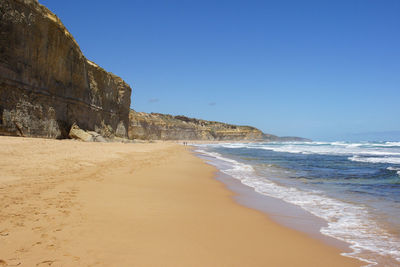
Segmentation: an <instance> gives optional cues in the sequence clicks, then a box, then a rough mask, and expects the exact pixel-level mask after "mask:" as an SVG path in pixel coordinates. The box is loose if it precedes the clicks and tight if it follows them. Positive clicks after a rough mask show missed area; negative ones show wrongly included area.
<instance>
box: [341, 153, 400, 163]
mask: <svg viewBox="0 0 400 267" xmlns="http://www.w3.org/2000/svg"><path fill="white" fill-rule="evenodd" d="M348 159H349V160H351V161H358V162H368V163H389V164H400V157H380V158H377V157H360V156H357V155H356V156H353V157H349V158H348Z"/></svg>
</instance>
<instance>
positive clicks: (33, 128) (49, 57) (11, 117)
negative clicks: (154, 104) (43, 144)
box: [0, 0, 131, 138]
mask: <svg viewBox="0 0 400 267" xmlns="http://www.w3.org/2000/svg"><path fill="white" fill-rule="evenodd" d="M130 95H131V88H130V87H129V85H128V84H126V83H125V82H124V81H123V80H122V79H121V78H119V77H117V76H115V75H113V74H111V73H109V72H106V71H105V70H103V69H102V68H100V67H99V66H97V65H96V64H95V63H93V62H91V61H89V60H87V59H86V58H85V56H84V55H83V54H82V52H81V50H80V48H79V46H78V44H77V43H76V41H75V40H74V38H73V37H72V35H71V34H70V33H69V32H68V30H67V29H66V28H65V27H64V25H63V24H62V23H61V21H60V20H59V19H58V18H57V17H56V16H55V15H54V14H53V13H51V12H50V11H49V10H48V9H47V8H46V7H44V6H42V5H40V4H39V3H38V2H37V0H0V134H6V135H23V136H37V137H47V138H64V137H66V136H67V134H68V131H69V129H70V127H71V126H72V125H73V124H74V123H76V124H77V125H79V127H80V128H82V129H84V130H91V131H96V132H98V133H100V134H101V135H103V136H106V137H113V136H118V137H127V130H128V124H129V122H128V118H129V107H130Z"/></svg>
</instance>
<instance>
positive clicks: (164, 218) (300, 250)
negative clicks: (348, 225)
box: [0, 137, 361, 266]
mask: <svg viewBox="0 0 400 267" xmlns="http://www.w3.org/2000/svg"><path fill="white" fill-rule="evenodd" d="M0 143H1V146H2V147H3V148H4V149H3V150H2V151H0V156H1V158H2V159H3V160H2V162H1V163H0V167H1V169H2V172H1V173H0V190H1V192H2V193H3V194H2V197H1V199H0V204H1V206H2V209H1V210H0V222H1V224H0V225H1V227H2V228H1V229H0V233H1V235H0V241H1V242H0V244H1V245H0V246H1V247H0V249H1V251H2V252H3V253H2V255H1V256H0V257H1V258H0V260H1V261H0V263H1V264H3V265H4V266H7V265H6V264H8V265H17V264H19V266H48V265H51V264H54V266H59V265H63V266H76V265H80V266H88V265H96V266H131V265H132V264H134V265H139V266H143V265H146V266H265V265H271V266H294V265H295V266H360V265H361V262H359V261H357V260H355V259H351V258H346V257H343V256H340V255H339V253H340V252H341V250H339V249H338V248H336V247H333V246H329V245H327V244H325V243H324V242H322V241H320V240H316V239H313V238H311V237H309V236H307V235H306V234H304V233H301V232H299V231H295V230H292V229H290V228H287V227H284V226H281V225H279V224H277V223H276V222H274V221H272V220H271V219H270V218H268V217H267V216H266V215H265V214H264V213H262V212H259V211H256V210H253V209H250V208H247V207H244V206H242V205H240V204H238V203H236V201H235V200H234V199H233V197H234V193H233V192H231V191H230V190H228V189H227V188H226V186H225V185H224V184H223V183H222V182H220V181H218V180H216V179H215V175H216V173H217V170H216V168H214V167H212V166H210V165H208V164H207V163H205V162H204V161H203V160H202V159H200V158H198V157H196V156H195V155H193V154H192V153H191V151H189V149H187V148H186V147H184V146H181V145H177V144H174V143H167V142H164V143H153V144H116V143H111V144H109V143H81V142H76V141H70V140H66V141H59V140H46V139H30V138H8V137H0ZM22 163H23V164H22ZM4 192H7V194H4Z"/></svg>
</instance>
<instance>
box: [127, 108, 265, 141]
mask: <svg viewBox="0 0 400 267" xmlns="http://www.w3.org/2000/svg"><path fill="white" fill-rule="evenodd" d="M128 132H129V138H130V139H143V140H212V141H213V140H216V141H223V140H237V141H239V140H262V139H264V134H263V133H262V132H261V131H260V130H258V129H256V128H254V127H250V126H237V125H231V124H226V123H221V122H215V121H206V120H199V119H192V118H188V117H185V116H172V115H165V114H158V113H144V112H136V111H134V110H131V112H130V114H129V131H128Z"/></svg>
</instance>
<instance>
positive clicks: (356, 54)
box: [39, 0, 400, 140]
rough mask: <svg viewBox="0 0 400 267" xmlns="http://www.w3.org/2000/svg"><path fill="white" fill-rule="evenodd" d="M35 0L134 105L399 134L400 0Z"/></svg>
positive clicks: (300, 129)
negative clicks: (118, 80)
mask: <svg viewBox="0 0 400 267" xmlns="http://www.w3.org/2000/svg"><path fill="white" fill-rule="evenodd" d="M39 2H40V3H42V4H44V5H46V6H47V7H48V8H49V9H50V10H51V11H53V12H54V13H55V14H57V15H58V16H59V17H60V19H61V20H62V21H63V23H64V24H65V26H66V27H67V28H68V29H69V31H70V32H71V33H72V34H73V36H74V37H75V39H76V40H77V42H78V43H79V45H80V47H81V49H82V51H83V52H84V54H85V56H86V57H87V58H88V59H90V60H93V61H94V62H96V63H97V64H99V65H100V66H102V67H103V68H105V69H106V70H108V71H110V72H113V73H115V74H117V75H119V76H121V77H122V78H123V79H124V80H125V81H126V82H128V83H129V84H130V85H131V86H132V88H133V95H132V108H134V109H135V110H137V111H145V112H160V113H169V114H174V115H186V116H190V117H197V118H202V119H207V120H216V121H223V122H228V123H234V124H242V125H252V126H255V127H258V128H260V129H261V130H263V131H264V132H267V133H273V134H277V135H297V136H303V137H309V138H313V139H319V140H321V139H341V138H342V139H343V138H344V136H350V135H352V134H359V133H364V132H368V133H371V132H389V131H390V132H391V133H396V132H395V131H399V134H398V136H399V137H400V15H399V14H400V1H397V0H392V1H390V0H380V1H377V0H358V1H356V0H343V1H341V0H332V1H324V0H316V1H308V0H303V1H286V0H280V1H278V0H276V1H250V0H247V1H244V0H243V1H232V0H231V1H207V0H202V1H168V0H164V1H152V0H146V1H145V0H143V1H135V0H129V1H128V0H121V1H81V0H80V1H77V0H70V1H54V0H52V1H50V0H46V1H45V0H39ZM395 135H396V134H395ZM360 138H362V137H360Z"/></svg>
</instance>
